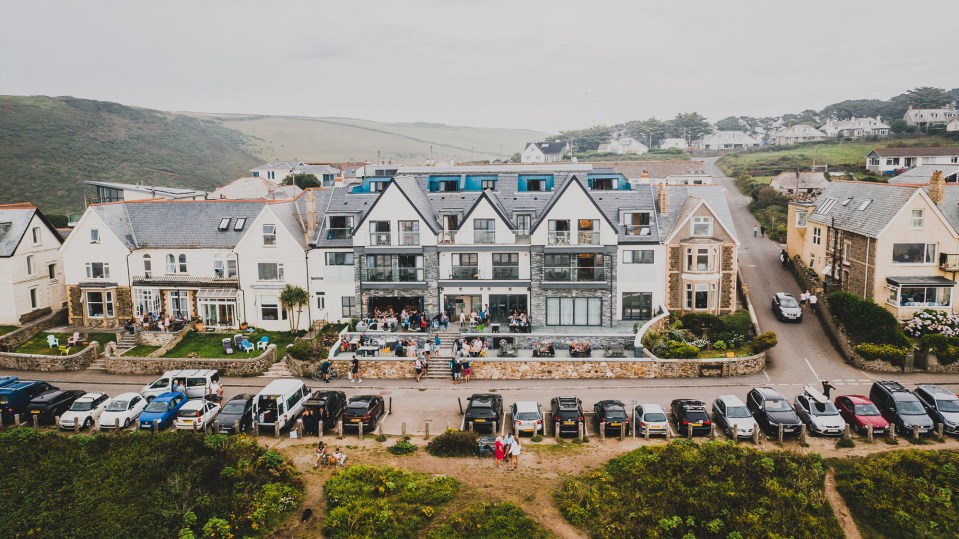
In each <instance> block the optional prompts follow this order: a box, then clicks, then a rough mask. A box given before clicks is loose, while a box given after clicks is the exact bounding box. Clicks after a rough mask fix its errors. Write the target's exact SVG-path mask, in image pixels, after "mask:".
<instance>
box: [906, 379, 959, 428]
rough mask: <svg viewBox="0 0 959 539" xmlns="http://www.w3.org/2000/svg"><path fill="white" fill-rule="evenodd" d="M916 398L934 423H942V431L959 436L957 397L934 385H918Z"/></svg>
mask: <svg viewBox="0 0 959 539" xmlns="http://www.w3.org/2000/svg"><path fill="white" fill-rule="evenodd" d="M916 397H918V398H919V401H920V402H922V405H923V407H924V408H925V409H926V413H927V414H929V417H931V418H932V421H933V422H934V423H937V424H939V423H942V431H943V432H946V433H949V434H959V397H956V395H955V393H951V392H949V391H946V390H945V389H944V388H942V387H941V386H937V385H934V384H919V386H918V387H916Z"/></svg>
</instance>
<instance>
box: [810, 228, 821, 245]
mask: <svg viewBox="0 0 959 539" xmlns="http://www.w3.org/2000/svg"><path fill="white" fill-rule="evenodd" d="M812 244H813V245H822V229H821V228H819V227H818V226H814V227H812Z"/></svg>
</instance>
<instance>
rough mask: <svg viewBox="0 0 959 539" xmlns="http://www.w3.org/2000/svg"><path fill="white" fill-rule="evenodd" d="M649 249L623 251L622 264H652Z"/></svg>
mask: <svg viewBox="0 0 959 539" xmlns="http://www.w3.org/2000/svg"><path fill="white" fill-rule="evenodd" d="M652 263H653V251H652V250H651V249H642V250H630V251H623V264H652Z"/></svg>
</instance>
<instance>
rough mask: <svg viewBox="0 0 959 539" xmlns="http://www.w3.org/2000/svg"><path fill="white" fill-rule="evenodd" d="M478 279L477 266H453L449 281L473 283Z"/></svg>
mask: <svg viewBox="0 0 959 539" xmlns="http://www.w3.org/2000/svg"><path fill="white" fill-rule="evenodd" d="M479 278H480V271H479V266H453V268H452V271H451V272H450V279H456V280H461V281H475V280H477V279H479Z"/></svg>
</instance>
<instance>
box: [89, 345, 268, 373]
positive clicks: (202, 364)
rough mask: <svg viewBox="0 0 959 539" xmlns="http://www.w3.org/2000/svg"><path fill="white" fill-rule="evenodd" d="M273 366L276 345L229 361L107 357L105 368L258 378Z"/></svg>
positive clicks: (115, 370) (134, 371) (124, 370)
mask: <svg viewBox="0 0 959 539" xmlns="http://www.w3.org/2000/svg"><path fill="white" fill-rule="evenodd" d="M275 362H276V345H273V344H271V345H270V346H268V347H267V349H266V351H265V352H263V353H262V354H261V355H259V356H255V357H247V356H236V357H235V358H231V359H204V358H167V357H163V358H155V357H127V356H114V355H112V353H108V354H107V357H106V359H105V361H104V368H106V370H107V372H110V373H113V374H163V373H164V372H166V371H171V370H177V369H216V370H217V371H219V372H220V374H222V375H224V376H259V375H261V374H263V373H264V372H266V371H267V370H268V369H269V368H270V367H271V366H272V365H273V363H275Z"/></svg>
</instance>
